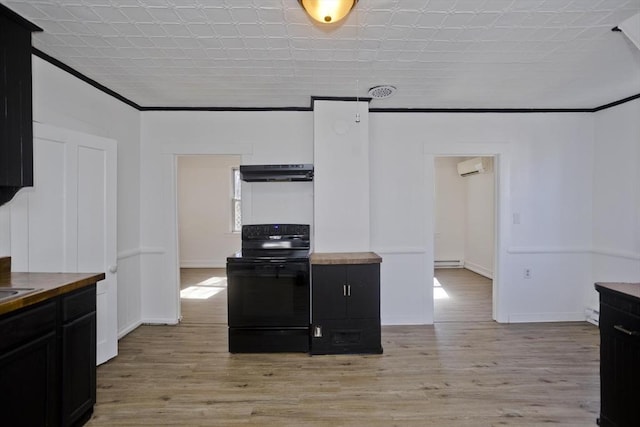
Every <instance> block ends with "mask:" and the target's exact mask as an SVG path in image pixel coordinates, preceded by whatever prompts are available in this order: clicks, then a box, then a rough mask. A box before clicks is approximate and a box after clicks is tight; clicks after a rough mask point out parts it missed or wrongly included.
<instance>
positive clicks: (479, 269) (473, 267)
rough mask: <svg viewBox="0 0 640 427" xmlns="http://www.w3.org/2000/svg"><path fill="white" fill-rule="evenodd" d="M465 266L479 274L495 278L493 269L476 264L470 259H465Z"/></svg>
mask: <svg viewBox="0 0 640 427" xmlns="http://www.w3.org/2000/svg"><path fill="white" fill-rule="evenodd" d="M464 268H466V269H467V270H469V271H473V272H474V273H477V274H479V275H481V276H484V277H486V278H487V279H491V280H493V271H491V270H489V269H488V268H485V267H483V266H481V265H478V264H474V263H472V262H469V261H465V262H464Z"/></svg>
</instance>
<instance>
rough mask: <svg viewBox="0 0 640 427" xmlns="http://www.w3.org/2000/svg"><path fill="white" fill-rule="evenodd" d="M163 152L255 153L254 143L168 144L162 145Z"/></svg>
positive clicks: (184, 153)
mask: <svg viewBox="0 0 640 427" xmlns="http://www.w3.org/2000/svg"><path fill="white" fill-rule="evenodd" d="M161 153H162V154H173V155H176V156H179V155H198V154H232V155H247V154H253V144H242V143H239V144H216V145H210V144H188V145H185V144H167V145H165V146H163V147H162V150H161Z"/></svg>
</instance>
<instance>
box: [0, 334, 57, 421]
mask: <svg viewBox="0 0 640 427" xmlns="http://www.w3.org/2000/svg"><path fill="white" fill-rule="evenodd" d="M57 360H58V357H57V352H56V333H55V331H54V330H52V331H51V332H49V333H47V334H45V335H43V336H40V337H39V338H36V339H33V340H31V341H29V342H27V343H25V344H23V345H21V346H20V347H18V348H15V349H13V350H11V351H9V352H6V353H3V354H2V355H0V414H1V415H0V423H1V424H2V425H6V426H12V427H21V426H24V427H33V426H55V425H58V422H57V412H56V408H57V404H58V382H57V380H56V378H57V373H56V364H57Z"/></svg>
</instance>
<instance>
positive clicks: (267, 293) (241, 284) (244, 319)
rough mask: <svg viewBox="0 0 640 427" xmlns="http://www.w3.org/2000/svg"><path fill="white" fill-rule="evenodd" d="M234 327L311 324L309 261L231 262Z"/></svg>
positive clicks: (230, 297) (230, 303)
mask: <svg viewBox="0 0 640 427" xmlns="http://www.w3.org/2000/svg"><path fill="white" fill-rule="evenodd" d="M227 283H228V285H227V286H228V288H227V291H228V319H229V327H230V328H252V329H255V328H300V327H304V328H308V327H309V264H308V263H307V262H297V261H296V262H293V261H292V262H268V261H261V262H250V261H246V262H242V261H241V262H233V263H232V262H230V263H228V264H227Z"/></svg>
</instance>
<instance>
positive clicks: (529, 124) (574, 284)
mask: <svg viewBox="0 0 640 427" xmlns="http://www.w3.org/2000/svg"><path fill="white" fill-rule="evenodd" d="M370 123H371V127H370V135H371V151H372V153H371V156H372V157H371V170H372V181H371V207H372V212H371V222H372V224H371V229H372V236H371V241H372V247H373V249H374V250H376V251H377V252H379V253H380V254H381V255H382V256H383V259H384V262H383V263H382V277H383V282H382V306H383V313H382V316H383V322H384V323H386V324H390V323H410V322H412V323H424V322H426V323H429V322H432V321H433V302H432V296H431V293H432V290H431V285H432V284H431V281H430V278H431V276H430V275H431V274H432V272H430V271H429V272H426V274H425V266H427V269H428V268H429V266H432V265H433V258H434V254H433V246H434V243H433V227H434V225H433V224H434V214H433V213H434V210H433V198H434V195H433V191H434V190H433V188H434V185H433V179H434V170H433V159H434V156H439V155H493V154H498V159H497V160H498V161H497V167H498V168H499V172H498V176H499V182H498V189H499V192H498V194H497V196H498V198H499V200H500V202H501V207H500V209H499V212H498V216H499V218H500V222H499V224H497V225H496V228H497V234H498V238H499V241H500V242H499V243H500V245H501V251H500V253H497V254H496V256H498V257H500V259H501V270H500V271H497V272H494V274H495V275H496V279H497V280H498V282H499V284H500V285H499V288H498V289H497V293H494V297H495V298H497V299H499V300H500V301H501V302H502V303H503V305H502V310H500V311H499V312H497V313H496V314H495V317H496V318H497V319H498V320H499V321H511V322H516V321H543V320H580V319H584V314H583V311H584V306H585V301H584V298H583V297H582V295H584V293H583V289H584V286H585V284H586V283H589V282H590V280H591V272H590V268H589V261H590V254H589V250H588V248H590V244H591V228H592V227H591V223H592V220H591V217H592V215H591V210H592V194H591V188H592V171H591V168H590V167H587V168H585V167H583V165H584V164H592V162H593V134H594V133H593V132H594V131H593V118H592V116H591V115H589V114H572V113H563V114H451V113H435V114H420V113H415V114H414V113H405V114H395V113H372V114H371V117H370ZM514 212H517V213H519V214H520V224H519V225H513V224H512V223H511V217H512V213H514ZM585 248H586V252H585ZM524 268H530V269H531V271H532V273H533V277H532V278H531V279H528V280H525V279H524V278H523V269H524Z"/></svg>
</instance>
